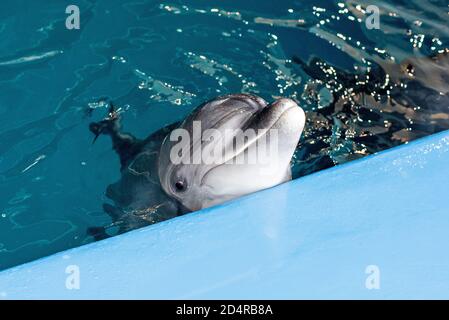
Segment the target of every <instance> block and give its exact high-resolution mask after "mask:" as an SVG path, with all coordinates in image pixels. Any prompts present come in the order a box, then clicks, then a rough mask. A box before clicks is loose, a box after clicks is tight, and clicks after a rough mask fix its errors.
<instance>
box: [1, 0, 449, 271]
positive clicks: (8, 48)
mask: <svg viewBox="0 0 449 320" xmlns="http://www.w3.org/2000/svg"><path fill="white" fill-rule="evenodd" d="M392 3H394V4H392ZM69 4H71V2H69V1H59V2H50V1H46V2H42V1H41V2H39V3H38V2H35V1H26V9H25V6H24V4H23V3H17V2H15V1H2V3H1V4H0V38H1V39H2V40H1V41H0V115H1V116H2V123H1V124H0V235H1V236H0V269H6V268H9V267H12V266H16V265H19V264H22V263H24V262H28V261H32V260H35V259H37V258H40V257H44V256H48V255H50V254H52V253H56V252H59V251H63V250H66V249H69V248H73V247H78V246H81V245H85V244H88V243H91V242H93V241H94V239H93V238H92V237H91V236H89V235H88V234H87V233H86V230H87V229H88V228H89V227H92V226H103V225H108V224H109V223H110V218H109V216H108V215H107V214H105V213H104V212H103V210H102V204H103V203H104V202H107V201H108V199H107V198H106V196H105V189H106V187H107V186H108V185H109V184H111V183H113V182H115V181H116V180H118V179H119V177H120V172H119V162H118V159H117V158H116V157H115V155H114V154H113V152H112V151H111V146H110V142H109V140H108V139H98V140H97V141H96V143H95V144H92V139H93V137H92V135H91V134H90V132H89V130H88V125H89V123H90V122H91V121H94V120H98V119H100V118H101V117H103V116H104V115H105V113H106V108H105V106H106V105H105V103H104V101H105V99H110V100H113V101H114V103H116V104H117V105H119V106H120V107H121V108H122V110H123V122H124V123H123V124H124V127H125V128H126V130H128V131H132V132H133V133H134V134H135V135H137V136H139V137H145V136H146V135H148V134H149V133H151V132H153V131H156V130H157V129H159V128H162V127H164V126H166V125H168V124H170V123H173V122H175V121H179V120H181V119H183V118H184V117H185V116H186V115H187V114H189V113H190V112H191V111H192V109H193V108H195V107H196V106H197V105H199V104H201V103H202V102H203V101H205V100H208V99H210V98H213V97H215V96H218V95H222V94H226V93H229V92H248V93H254V94H257V95H260V96H262V97H263V98H265V99H267V100H270V101H272V100H273V99H274V98H276V97H279V96H287V97H291V98H293V99H295V100H296V101H298V102H299V103H300V104H301V106H302V107H303V108H304V109H305V111H306V112H307V118H308V123H307V126H306V131H305V133H304V136H303V138H302V140H301V142H300V145H299V146H298V149H297V152H296V154H295V158H294V161H293V173H294V176H295V177H303V176H306V175H308V174H311V173H314V172H317V171H319V170H322V169H326V168H330V167H333V166H335V165H338V164H343V163H346V162H348V161H352V160H357V159H360V158H363V157H365V156H367V155H371V154H374V153H377V152H379V151H382V150H385V149H388V148H391V147H395V146H399V145H402V144H406V143H408V142H410V141H412V140H415V139H418V138H422V137H424V136H428V135H431V134H434V133H437V132H439V131H443V130H446V129H449V105H448V104H447V103H445V101H446V102H447V99H448V93H447V91H446V92H441V94H440V93H439V91H438V92H437V91H435V90H434V91H432V92H429V91H428V90H429V89H432V88H440V86H439V85H441V81H440V82H438V81H437V83H434V81H431V80H432V79H430V78H429V79H426V81H427V80H429V81H428V84H429V86H430V87H431V88H428V87H425V89H426V90H427V91H425V92H426V93H425V96H424V97H422V96H411V97H412V98H413V99H411V100H412V103H405V102H404V103H403V104H401V105H400V106H397V105H395V106H392V105H391V104H389V103H388V102H385V101H383V100H382V99H384V98H385V94H383V97H380V99H381V101H383V102H382V103H381V104H379V103H375V102H371V103H363V104H361V103H360V101H358V100H356V101H354V100H350V101H347V100H345V99H342V100H341V101H343V102H341V103H336V101H335V99H336V95H339V97H341V95H342V94H343V93H342V92H341V91H339V88H340V87H341V85H342V82H339V81H333V82H331V81H324V80H323V79H320V78H319V77H318V76H314V74H313V73H312V72H310V71H309V72H308V70H307V68H306V66H307V62H308V61H310V60H311V59H312V58H313V57H319V58H320V59H321V60H322V61H324V62H326V64H327V66H328V67H329V68H330V67H332V68H333V69H335V70H337V69H339V70H340V69H341V70H344V71H345V72H347V73H349V74H355V73H357V72H360V73H361V74H363V73H364V72H368V71H367V70H368V68H369V67H372V68H373V69H375V68H374V67H375V65H376V64H378V65H382V66H383V68H384V69H388V67H386V66H387V65H388V66H392V65H394V63H396V64H398V63H399V62H400V61H402V60H404V59H407V58H410V57H416V58H422V59H424V58H425V57H427V56H432V55H436V54H438V53H440V52H443V51H444V49H445V48H447V47H448V45H449V44H448V41H449V31H448V29H447V19H448V18H447V17H448V15H447V4H446V2H445V1H418V0H416V1H394V2H391V1H388V2H387V1H377V2H376V5H377V6H378V7H379V9H380V12H381V20H380V23H381V25H380V29H379V30H377V29H374V30H368V29H367V28H366V27H365V24H364V20H363V19H364V14H363V13H362V11H360V9H359V8H358V6H357V4H360V5H361V7H362V8H364V7H366V5H367V3H366V2H364V1H360V2H357V1H352V0H348V1H338V2H337V1H336V2H333V1H313V2H310V1H276V2H272V1H226V2H225V1H223V2H221V1H219V2H215V3H214V4H206V3H205V2H204V1H194V0H190V1H171V2H163V3H161V2H157V1H78V5H79V8H80V10H81V22H80V23H81V25H80V26H81V28H80V30H68V29H66V28H65V20H66V17H67V14H66V13H65V9H66V6H67V5H69ZM374 57H376V58H377V59H379V60H376V61H378V62H373V59H374ZM393 59H394V60H393ZM379 61H381V62H379ZM301 63H303V64H301ZM356 68H357V69H356ZM388 70H390V71H391V69H388ZM443 71H444V70H443ZM446 71H447V70H446ZM391 72H393V71H391ZM444 75H445V77H446V78H445V77H444ZM441 79H442V81H443V82H442V84H443V89H444V85H446V86H447V79H448V78H447V73H444V72H443V73H442V76H441ZM328 80H329V79H328ZM334 80H335V79H334ZM444 81H445V82H444ZM417 82H418V85H421V87H418V89H421V90H416V92H424V91H423V87H422V82H423V81H422V78H421V81H417ZM343 84H345V85H347V83H343ZM415 84H416V83H415ZM347 88H349V87H346V89H347ZM350 88H352V87H350ZM410 88H412V89H413V86H412V84H411V85H410ZM435 92H437V93H438V94H435ZM386 95H388V94H386ZM406 97H410V95H409V96H406ZM428 97H430V98H429V99H430V100H429V99H427V98H428ZM426 99H427V100H426ZM445 99H446V100H445ZM388 101H389V100H388ZM413 101H414V103H413ZM111 234H114V230H111Z"/></svg>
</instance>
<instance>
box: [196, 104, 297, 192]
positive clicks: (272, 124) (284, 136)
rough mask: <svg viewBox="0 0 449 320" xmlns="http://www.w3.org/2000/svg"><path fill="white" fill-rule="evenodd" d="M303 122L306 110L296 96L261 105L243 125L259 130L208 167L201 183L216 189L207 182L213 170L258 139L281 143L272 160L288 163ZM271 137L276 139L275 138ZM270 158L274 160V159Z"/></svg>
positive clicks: (286, 164)
mask: <svg viewBox="0 0 449 320" xmlns="http://www.w3.org/2000/svg"><path fill="white" fill-rule="evenodd" d="M304 124H305V113H304V111H303V110H302V108H300V107H299V106H298V104H297V103H296V102H294V101H293V100H291V99H286V98H282V99H279V100H277V101H275V102H274V103H272V104H270V105H267V106H266V107H265V108H263V109H261V110H260V111H258V112H257V113H255V114H254V115H253V116H252V117H251V118H249V119H248V121H247V122H246V123H245V124H244V125H243V126H242V127H241V128H242V130H243V131H245V130H254V132H256V135H255V137H254V139H252V140H250V141H248V143H246V144H244V145H243V146H242V147H241V148H238V149H236V150H233V153H232V155H231V156H230V157H229V158H227V161H223V162H222V163H217V164H216V165H215V166H211V167H210V168H208V170H207V171H206V172H205V173H204V175H203V177H202V179H201V181H200V185H201V186H203V187H207V188H211V189H214V187H213V186H212V185H209V184H208V183H207V180H208V177H209V176H210V174H212V172H214V170H216V169H217V168H219V167H222V166H224V165H227V164H229V163H232V161H233V160H235V159H236V158H237V157H240V156H241V155H242V154H244V153H245V152H247V151H248V150H249V149H250V148H258V147H259V142H260V143H266V144H268V146H267V145H266V147H265V148H268V147H269V144H270V143H277V144H282V146H281V150H279V151H280V152H279V154H271V153H270V157H273V158H276V159H273V161H274V160H279V159H281V161H280V162H281V163H282V165H283V166H288V165H289V163H290V161H291V156H292V154H293V152H294V150H295V149H296V146H297V141H298V140H299V137H300V135H301V133H302V130H303V128H304ZM272 130H274V131H276V134H273V131H272ZM272 139H276V140H275V141H273V140H272ZM290 141H294V143H289V142H290ZM276 149H277V148H276ZM265 150H266V149H265ZM286 150H288V151H286ZM257 152H258V151H257ZM269 161H271V159H270V160H269ZM241 164H243V165H249V166H251V165H259V166H264V165H266V163H241Z"/></svg>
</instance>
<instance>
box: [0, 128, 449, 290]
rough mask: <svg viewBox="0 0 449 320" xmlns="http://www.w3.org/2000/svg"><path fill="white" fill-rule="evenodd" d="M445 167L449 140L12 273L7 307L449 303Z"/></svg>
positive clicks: (426, 141) (0, 285)
mask: <svg viewBox="0 0 449 320" xmlns="http://www.w3.org/2000/svg"><path fill="white" fill-rule="evenodd" d="M447 164H449V131H445V132H441V133H438V134H434V135H432V136H429V137H426V138H422V139H419V140H416V141H414V142H412V143H409V144H407V145H403V146H400V147H396V148H393V149H390V150H387V151H384V152H381V153H379V154H377V155H373V156H369V157H366V158H363V159H360V160H357V161H353V162H350V163H347V164H345V165H341V166H337V167H334V168H331V169H328V170H324V171H321V172H318V173H315V174H312V175H310V176H306V177H303V178H300V179H297V180H294V181H291V182H289V183H286V184H283V185H281V186H278V187H275V188H272V189H269V190H265V191H262V192H258V193H255V194H252V195H249V196H246V197H244V198H241V199H238V200H235V201H231V202H229V203H226V204H224V205H221V206H217V207H214V208H210V209H206V210H202V211H199V212H195V213H192V214H189V215H185V216H183V217H179V218H176V219H173V220H170V221H166V222H163V223H159V224H156V225H152V226H149V227H146V228H142V229H139V230H135V231H132V232H129V233H126V234H123V235H120V236H117V237H114V238H110V239H107V240H103V241H100V242H95V243H92V244H89V245H85V246H81V247H78V248H74V249H71V250H67V251H64V252H60V253H57V254H54V255H52V256H49V257H46V258H42V259H39V260H36V261H33V262H30V263H27V264H24V265H20V266H17V267H14V268H11V269H8V270H5V271H2V272H0V299H46V298H53V299H176V298H186V299H214V298H223V299H228V298H229V299H231V298H233V299H245V298H247V299H257V298H259V299H298V298H305V299H309V298H319V299H347V298H354V299H405V298H411V299H418V298H429V299H430V298H432V299H443V298H445V299H447V298H449V255H448V254H447V246H446V245H445V244H447V243H449V233H447V230H448V229H449V219H448V217H449V210H448V209H447V208H446V207H445V205H447V198H448V191H447V190H449V188H448V184H449V168H448V167H447ZM373 270H374V271H373ZM78 274H79V288H78V282H77V281H75V282H73V279H74V277H77V276H78ZM77 279H78V278H77ZM373 279H374V280H373ZM373 281H374V282H373ZM373 283H375V284H376V285H373ZM373 286H374V287H373Z"/></svg>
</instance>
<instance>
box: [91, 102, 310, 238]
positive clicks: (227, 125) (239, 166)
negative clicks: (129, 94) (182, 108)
mask: <svg viewBox="0 0 449 320" xmlns="http://www.w3.org/2000/svg"><path fill="white" fill-rule="evenodd" d="M195 123H199V124H201V128H200V130H201V135H200V136H195V133H194V130H195ZM304 125H305V114H304V111H303V110H302V109H301V108H300V107H299V106H298V105H297V104H296V103H295V102H294V101H293V100H290V99H286V98H282V99H278V100H276V101H275V102H273V103H271V104H268V103H267V102H266V101H265V100H263V99H262V98H260V97H257V96H253V95H249V94H232V95H226V96H222V97H218V98H215V99H213V100H210V101H208V102H205V103H203V104H202V105H200V106H199V107H197V108H196V109H195V110H194V111H193V112H192V113H191V114H190V116H188V117H187V118H186V119H185V120H184V121H183V122H182V123H179V122H178V123H174V124H172V125H169V126H167V127H165V128H162V129H160V130H158V131H156V132H155V133H153V134H151V135H150V136H148V137H147V138H146V139H144V140H140V139H137V138H135V137H134V136H133V135H131V134H129V133H123V132H122V131H121V126H120V117H119V115H118V113H117V112H116V111H115V109H114V108H113V107H112V105H111V108H110V110H109V116H108V117H107V118H105V119H104V120H102V121H100V122H94V123H91V124H90V130H91V131H92V132H93V133H94V134H95V139H97V137H98V136H99V135H101V134H105V135H109V136H110V137H111V140H112V145H113V149H114V150H115V152H116V153H117V154H118V156H119V157H120V163H121V178H120V180H119V181H117V182H115V183H113V184H111V185H109V186H108V187H107V189H106V196H107V197H108V198H109V199H110V200H112V202H113V204H110V203H105V204H104V205H103V209H104V211H105V212H106V213H107V214H109V216H110V217H111V218H112V223H111V224H110V225H108V226H104V227H93V228H89V229H88V233H89V234H90V235H92V236H94V237H95V238H96V239H98V240H99V239H103V238H106V237H108V236H110V235H109V234H108V233H107V231H108V229H109V228H111V227H118V233H122V232H125V231H128V230H132V229H135V228H138V227H142V226H145V225H149V224H153V223H156V222H160V221H163V220H167V219H170V218H173V217H176V216H179V215H182V214H185V213H187V212H191V211H195V210H199V209H203V208H207V207H210V206H213V205H216V204H220V203H223V202H225V201H228V200H231V199H234V198H237V197H240V196H243V195H246V194H249V193H252V192H256V191H259V190H262V189H266V188H270V187H273V186H275V185H278V184H280V183H283V182H285V181H288V180H290V179H291V169H290V161H291V158H292V156H293V153H294V151H295V149H296V147H297V144H298V142H299V138H300V136H301V133H302V131H303V129H304ZM179 129H181V130H182V132H184V133H187V135H188V137H189V139H185V140H183V141H182V139H181V141H180V140H179V139H178V140H176V139H172V138H173V137H172V135H173V133H174V132H175V130H179ZM197 129H198V128H197ZM211 129H212V130H211ZM230 129H234V130H235V133H234V134H233V135H227V134H223V136H220V137H221V139H220V138H218V137H217V136H214V135H213V134H212V136H210V135H209V136H207V134H208V132H212V133H215V134H217V133H224V132H226V130H228V131H229V130H230ZM273 129H274V130H273ZM248 131H251V132H254V133H255V135H250V136H244V137H243V136H242V134H245V133H246V132H248ZM231 132H232V131H231ZM274 133H276V134H274ZM178 138H179V137H178ZM240 138H242V139H240ZM237 140H239V141H240V143H239V144H236V141H237ZM94 141H95V140H94ZM261 141H264V142H265V143H264V147H265V149H264V151H265V152H260V149H261V148H262V147H261V146H262V144H260V142H261ZM272 143H277V145H276V148H275V149H273V150H275V152H269V151H268V152H267V149H269V150H271V149H270V147H271V146H272ZM229 146H233V147H234V148H230V149H226V150H227V151H228V150H230V152H226V153H225V152H221V151H224V149H225V148H226V147H229ZM179 147H182V148H183V150H184V151H187V152H186V153H185V154H182V157H183V158H182V159H184V160H185V159H186V158H185V157H186V156H187V155H190V156H191V155H192V154H195V152H197V151H198V150H200V149H201V150H204V148H209V149H207V150H215V151H216V150H218V151H219V152H217V153H216V154H221V155H223V154H225V155H226V156H225V157H223V158H217V159H215V158H214V157H212V158H213V159H214V160H217V161H212V162H210V163H204V161H200V162H192V161H190V162H189V161H182V162H179V161H178V162H174V161H173V159H172V158H173V154H174V153H173V150H174V149H173V148H179ZM176 150H177V149H176ZM254 151H256V152H260V154H262V156H261V157H262V158H263V161H256V162H251V163H250V162H249V161H247V160H248V159H249V156H250V153H251V152H254ZM175 154H177V153H175ZM212 154H213V152H212ZM189 159H190V160H191V158H189ZM258 160H260V159H259V158H258Z"/></svg>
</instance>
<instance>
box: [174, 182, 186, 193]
mask: <svg viewBox="0 0 449 320" xmlns="http://www.w3.org/2000/svg"><path fill="white" fill-rule="evenodd" d="M186 187H187V186H186V184H185V183H184V182H183V181H177V182H176V183H175V188H176V191H179V192H182V191H185V190H186Z"/></svg>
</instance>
